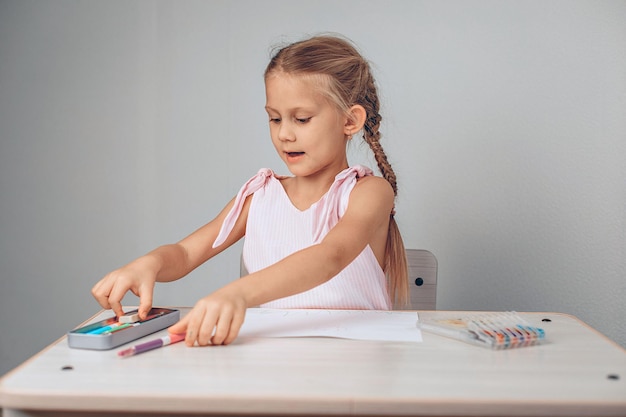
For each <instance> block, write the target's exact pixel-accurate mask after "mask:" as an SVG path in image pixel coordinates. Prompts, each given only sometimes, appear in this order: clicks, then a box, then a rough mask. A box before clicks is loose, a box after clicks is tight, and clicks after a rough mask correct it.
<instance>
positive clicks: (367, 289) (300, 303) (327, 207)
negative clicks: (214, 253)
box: [213, 165, 391, 310]
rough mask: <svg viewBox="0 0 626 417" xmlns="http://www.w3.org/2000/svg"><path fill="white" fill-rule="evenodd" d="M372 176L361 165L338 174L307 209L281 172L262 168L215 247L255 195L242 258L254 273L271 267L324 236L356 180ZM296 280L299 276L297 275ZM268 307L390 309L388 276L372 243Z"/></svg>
mask: <svg viewBox="0 0 626 417" xmlns="http://www.w3.org/2000/svg"><path fill="white" fill-rule="evenodd" d="M366 175H372V171H371V170H370V169H369V168H367V167H364V166H361V165H356V166H353V167H351V168H347V169H345V170H344V171H342V172H340V173H339V174H337V176H336V177H335V181H334V183H333V184H332V185H331V187H330V189H329V190H328V191H327V192H326V194H324V196H323V197H322V198H321V199H320V200H319V201H317V202H316V203H314V204H313V205H312V206H311V207H309V208H308V209H306V210H299V209H297V208H296V207H295V206H294V205H293V204H292V203H291V200H289V197H288V196H287V193H286V192H285V189H284V188H283V186H282V184H281V183H280V181H279V178H281V177H277V176H276V174H274V172H273V171H272V170H270V169H261V170H260V171H259V172H258V173H257V175H255V176H254V177H252V178H251V179H250V180H248V182H246V184H244V186H243V187H242V188H241V190H239V193H238V194H237V197H236V198H235V204H234V206H233V208H232V209H231V211H230V212H229V213H228V215H227V217H226V219H225V220H224V223H223V224H222V227H221V230H220V233H219V234H218V236H217V239H216V240H215V243H214V244H213V246H218V245H220V244H221V243H222V242H224V240H225V239H226V237H227V236H228V234H229V233H230V232H231V230H232V228H233V226H234V224H235V221H236V220H237V218H238V217H239V214H240V213H241V209H242V207H243V203H244V201H245V199H246V197H247V196H248V195H250V194H254V195H253V196H252V201H251V204H250V210H249V213H248V220H247V223H246V237H245V242H244V246H243V259H244V263H245V265H246V268H247V270H248V271H249V272H251V273H252V272H255V271H258V270H260V269H263V268H265V267H267V266H270V265H272V264H274V263H276V262H278V261H280V260H281V259H283V258H285V257H286V256H288V255H290V254H292V253H294V252H296V251H298V250H301V249H304V248H306V247H308V246H311V245H313V244H316V243H319V242H321V241H322V240H323V239H324V236H326V234H327V233H328V231H329V230H330V229H331V228H333V227H334V226H335V225H336V224H337V222H338V221H339V219H340V218H341V216H343V214H344V213H345V211H346V208H347V206H348V201H349V198H350V192H351V191H352V189H353V188H354V186H355V184H356V182H357V178H360V177H363V176H366ZM294 279H295V278H294ZM261 307H266V308H327V309H367V310H390V309H391V302H390V299H389V296H388V294H387V286H386V278H385V274H384V272H383V270H382V269H381V267H380V265H379V263H378V260H377V259H376V256H375V255H374V252H373V251H372V249H371V248H370V247H369V245H368V246H366V247H365V249H364V250H363V252H361V253H360V254H359V255H358V256H357V257H356V258H355V259H354V260H353V261H352V262H351V263H350V264H349V265H348V266H347V267H346V268H344V269H343V270H342V271H341V272H340V273H339V274H337V275H336V276H334V277H333V278H332V279H331V280H329V281H327V282H325V283H323V284H321V285H319V286H317V287H315V288H312V289H310V290H308V291H305V292H302V293H300V294H296V295H292V296H289V297H285V298H281V299H278V300H274V301H271V302H269V303H266V304H263V305H262V306H261Z"/></svg>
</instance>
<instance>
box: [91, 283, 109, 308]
mask: <svg viewBox="0 0 626 417" xmlns="http://www.w3.org/2000/svg"><path fill="white" fill-rule="evenodd" d="M103 281H104V280H102V281H100V282H98V283H97V284H96V285H94V287H93V288H92V289H91V295H93V297H94V298H95V299H96V301H97V302H98V304H100V306H101V307H102V308H104V309H106V310H108V309H110V308H111V305H110V304H109V293H110V292H111V289H110V288H109V287H108V286H105V284H104V282H103Z"/></svg>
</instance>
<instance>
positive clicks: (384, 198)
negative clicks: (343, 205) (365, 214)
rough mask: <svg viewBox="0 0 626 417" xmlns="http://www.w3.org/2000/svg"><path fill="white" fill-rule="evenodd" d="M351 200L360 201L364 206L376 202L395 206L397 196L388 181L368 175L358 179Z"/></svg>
mask: <svg viewBox="0 0 626 417" xmlns="http://www.w3.org/2000/svg"><path fill="white" fill-rule="evenodd" d="M350 198H351V199H353V198H354V199H358V200H360V201H361V202H362V203H364V204H368V203H370V202H374V201H376V202H386V203H387V204H391V205H392V206H393V201H394V199H395V195H394V192H393V188H391V184H389V182H388V181H387V180H386V179H384V178H382V177H378V176H374V175H368V176H366V177H360V178H358V179H357V183H356V185H355V186H354V189H353V190H352V193H351V195H350Z"/></svg>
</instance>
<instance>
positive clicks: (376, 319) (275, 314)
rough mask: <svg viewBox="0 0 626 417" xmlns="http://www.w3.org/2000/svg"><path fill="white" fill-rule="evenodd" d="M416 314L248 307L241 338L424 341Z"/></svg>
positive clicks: (240, 334) (240, 333)
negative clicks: (417, 324) (335, 338)
mask: <svg viewBox="0 0 626 417" xmlns="http://www.w3.org/2000/svg"><path fill="white" fill-rule="evenodd" d="M417 320H418V316H417V313H416V312H415V311H378V310H322V309H319V310H307V309H304V310H283V309H266V308H249V309H248V310H247V312H246V319H245V321H244V324H243V326H242V327H241V330H240V332H239V337H338V338H344V339H358V340H384V341H394V342H421V341H422V333H421V331H420V330H419V328H418V327H417V326H416V323H417Z"/></svg>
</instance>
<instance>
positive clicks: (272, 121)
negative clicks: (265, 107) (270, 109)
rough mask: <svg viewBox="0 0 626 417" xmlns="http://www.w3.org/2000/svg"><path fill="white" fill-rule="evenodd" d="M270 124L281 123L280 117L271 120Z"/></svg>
mask: <svg viewBox="0 0 626 417" xmlns="http://www.w3.org/2000/svg"><path fill="white" fill-rule="evenodd" d="M270 123H280V119H279V118H278V117H272V118H270Z"/></svg>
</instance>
